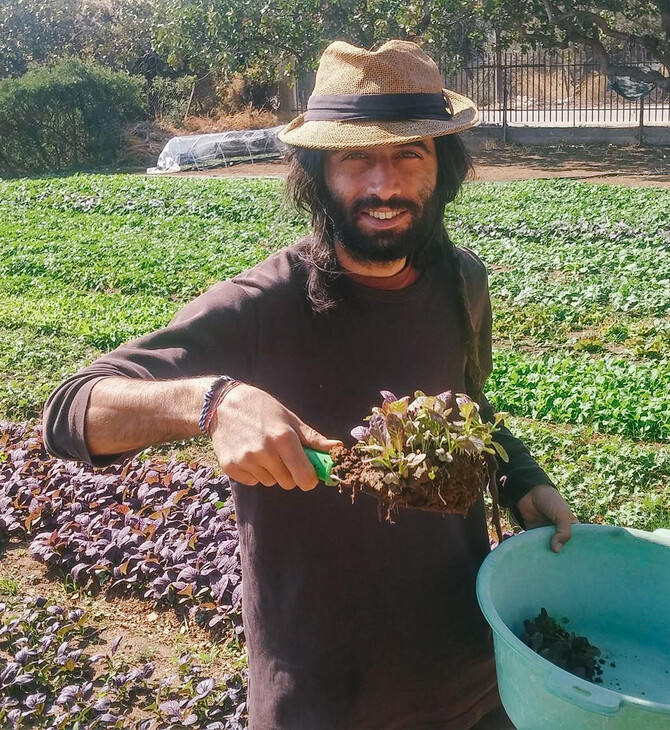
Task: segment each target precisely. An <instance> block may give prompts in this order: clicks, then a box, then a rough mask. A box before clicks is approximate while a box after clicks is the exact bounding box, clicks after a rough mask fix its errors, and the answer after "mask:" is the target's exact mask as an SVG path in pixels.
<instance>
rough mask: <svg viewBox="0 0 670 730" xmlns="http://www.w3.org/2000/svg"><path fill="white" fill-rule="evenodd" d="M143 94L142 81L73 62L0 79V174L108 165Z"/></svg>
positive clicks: (139, 111)
mask: <svg viewBox="0 0 670 730" xmlns="http://www.w3.org/2000/svg"><path fill="white" fill-rule="evenodd" d="M142 94H143V81H142V80H140V79H136V78H132V77H129V76H128V75H127V74H125V73H121V72H115V71H111V70H110V69H108V68H105V67H103V66H100V65H98V64H96V63H93V62H82V61H79V60H77V59H75V58H70V59H65V60H62V61H58V62H56V63H54V64H53V65H52V66H45V67H42V68H38V69H35V70H33V71H29V72H28V73H26V74H25V75H24V76H22V77H21V78H20V79H18V80H16V79H4V80H2V81H0V138H2V148H0V173H3V174H17V173H23V172H37V171H44V170H50V171H55V170H63V169H67V168H71V167H78V166H81V165H89V164H101V163H102V164H104V163H107V162H110V161H111V160H113V158H114V155H115V154H116V151H117V149H118V145H119V132H120V124H121V122H123V121H127V120H131V119H135V118H138V117H140V116H141V115H142V114H143V108H142V104H143V101H142Z"/></svg>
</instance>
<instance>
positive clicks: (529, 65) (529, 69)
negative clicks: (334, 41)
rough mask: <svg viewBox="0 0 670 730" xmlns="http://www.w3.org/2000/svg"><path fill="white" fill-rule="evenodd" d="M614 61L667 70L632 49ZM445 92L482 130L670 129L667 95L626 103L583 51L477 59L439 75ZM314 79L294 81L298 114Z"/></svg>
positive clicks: (306, 76)
mask: <svg viewBox="0 0 670 730" xmlns="http://www.w3.org/2000/svg"><path fill="white" fill-rule="evenodd" d="M617 61H618V62H620V63H623V64H626V65H633V66H640V67H650V68H654V69H655V70H658V71H660V72H661V73H662V74H663V75H664V76H668V75H669V71H668V69H666V68H665V67H664V66H662V65H661V64H658V63H655V62H654V61H653V60H651V59H649V58H648V57H647V56H646V55H645V53H644V51H643V50H641V49H634V50H632V51H631V52H630V53H628V54H627V55H626V56H620V57H618V58H617ZM442 75H443V80H444V85H445V87H446V88H449V89H453V90H454V91H457V92H458V93H461V94H464V95H465V96H468V97H470V98H471V99H473V100H474V101H475V103H476V104H477V106H478V108H479V110H480V114H481V123H482V124H485V125H494V126H502V127H503V128H504V127H506V126H508V125H531V126H609V125H621V126H635V125H641V124H642V123H644V124H662V125H670V94H669V93H668V92H665V93H663V92H662V91H661V90H660V89H659V88H658V87H656V88H655V89H654V90H653V91H652V92H651V93H650V94H649V95H647V96H646V97H644V98H643V99H641V100H638V101H629V100H627V99H624V98H623V97H622V96H621V95H620V94H618V93H616V92H615V91H613V90H611V89H610V88H609V84H608V79H607V76H606V75H605V74H604V73H602V72H601V71H600V69H599V66H598V63H597V62H596V61H595V60H594V59H593V57H592V55H591V54H590V53H588V52H587V51H585V50H581V49H565V50H560V51H537V52H533V53H525V54H524V53H516V52H510V51H502V52H499V53H491V54H485V55H482V56H480V57H479V58H477V59H475V60H473V61H471V62H469V63H468V64H466V65H464V66H463V68H461V69H460V70H459V71H458V72H456V73H448V72H446V71H444V70H443V74H442ZM313 85H314V76H313V74H303V75H301V76H300V77H299V78H298V79H297V84H296V94H295V103H296V107H297V111H304V110H305V109H306V108H307V99H308V98H309V94H310V92H311V89H312V87H313Z"/></svg>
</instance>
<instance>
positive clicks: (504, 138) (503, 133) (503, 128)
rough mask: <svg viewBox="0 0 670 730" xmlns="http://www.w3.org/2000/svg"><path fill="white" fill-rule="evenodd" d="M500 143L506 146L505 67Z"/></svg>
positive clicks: (505, 73) (504, 71) (504, 70)
mask: <svg viewBox="0 0 670 730" xmlns="http://www.w3.org/2000/svg"><path fill="white" fill-rule="evenodd" d="M502 141H503V144H504V145H506V144H507V67H505V68H503V108H502Z"/></svg>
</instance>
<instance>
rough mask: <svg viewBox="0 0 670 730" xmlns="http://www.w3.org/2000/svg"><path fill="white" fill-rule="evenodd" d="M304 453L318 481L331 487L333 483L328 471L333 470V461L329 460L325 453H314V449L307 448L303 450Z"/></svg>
mask: <svg viewBox="0 0 670 730" xmlns="http://www.w3.org/2000/svg"><path fill="white" fill-rule="evenodd" d="M305 453H306V454H307V458H308V459H309V460H310V462H311V464H312V466H313V467H314V471H315V472H316V475H317V476H318V477H319V479H320V480H321V481H322V482H323V483H324V484H327V485H328V486H331V487H332V486H333V485H334V484H335V482H334V481H333V480H332V479H331V478H330V470H331V469H332V468H333V460H332V459H331V458H330V454H326V452H325V451H316V449H308V448H305Z"/></svg>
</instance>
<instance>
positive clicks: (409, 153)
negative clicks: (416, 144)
mask: <svg viewBox="0 0 670 730" xmlns="http://www.w3.org/2000/svg"><path fill="white" fill-rule="evenodd" d="M400 157H403V158H405V159H411V160H420V159H421V155H420V154H419V153H418V152H417V151H416V150H403V151H402V152H401V153H400Z"/></svg>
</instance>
